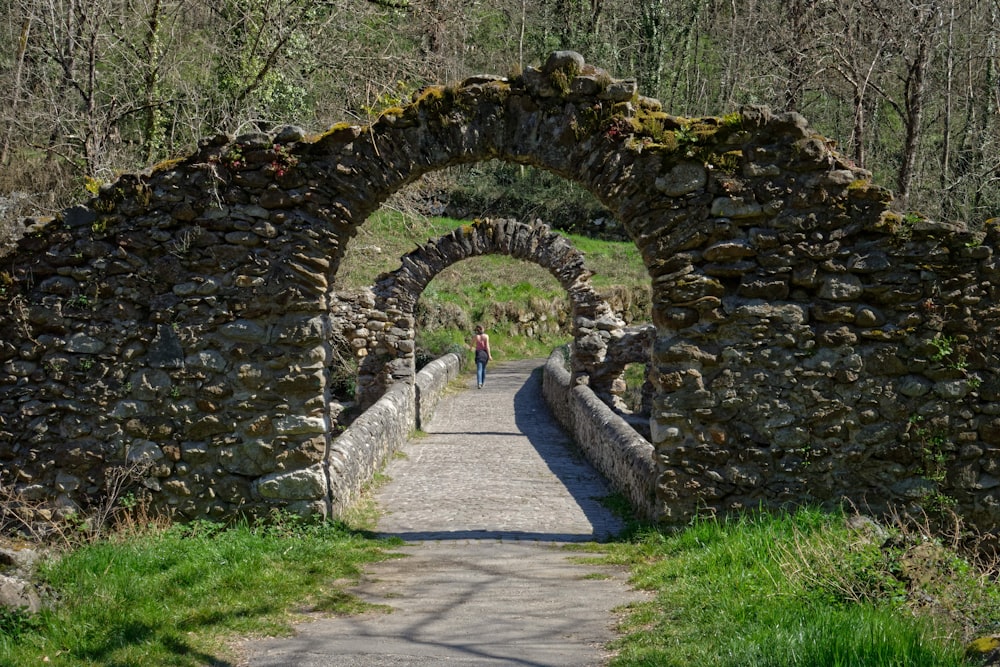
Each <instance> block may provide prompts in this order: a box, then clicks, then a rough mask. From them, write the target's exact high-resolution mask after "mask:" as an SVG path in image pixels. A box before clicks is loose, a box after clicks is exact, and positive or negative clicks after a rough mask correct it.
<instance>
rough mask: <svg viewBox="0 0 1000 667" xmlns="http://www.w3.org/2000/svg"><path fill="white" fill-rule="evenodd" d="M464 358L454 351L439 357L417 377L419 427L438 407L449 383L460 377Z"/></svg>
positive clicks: (421, 426) (422, 425)
mask: <svg viewBox="0 0 1000 667" xmlns="http://www.w3.org/2000/svg"><path fill="white" fill-rule="evenodd" d="M462 362H463V359H462V357H461V356H459V355H457V354H455V353H454V352H449V353H448V354H446V355H444V356H442V357H439V358H437V359H435V360H434V361H432V362H431V363H429V364H427V365H426V366H424V367H423V368H422V369H421V370H420V372H419V373H417V379H416V399H415V402H416V416H417V428H423V427H424V424H426V423H427V422H428V421H429V420H430V418H431V416H432V415H433V414H434V410H435V409H436V408H437V405H438V402H440V400H441V395H442V394H444V390H445V387H447V386H448V383H449V382H451V381H452V380H454V379H455V378H456V377H458V374H459V372H460V371H461V370H462Z"/></svg>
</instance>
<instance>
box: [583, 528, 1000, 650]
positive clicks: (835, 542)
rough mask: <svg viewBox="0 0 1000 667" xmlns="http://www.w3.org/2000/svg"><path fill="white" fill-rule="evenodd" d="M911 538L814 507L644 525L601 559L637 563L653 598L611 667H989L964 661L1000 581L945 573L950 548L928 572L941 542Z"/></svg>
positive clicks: (637, 574) (953, 570)
mask: <svg viewBox="0 0 1000 667" xmlns="http://www.w3.org/2000/svg"><path fill="white" fill-rule="evenodd" d="M897 540H898V541H897V542H896V543H895V544H897V545H899V546H891V545H893V544H894V543H893V541H892V540H888V541H886V540H885V539H884V536H881V535H877V534H874V533H872V532H868V531H864V530H857V529H852V528H849V527H848V526H847V523H846V522H845V520H844V517H843V516H841V515H837V514H832V515H831V514H824V513H820V512H816V511H811V510H803V511H800V512H798V513H796V514H795V515H794V516H787V515H786V516H767V515H755V516H745V517H743V518H741V519H734V520H730V521H715V520H702V521H698V522H696V523H694V524H693V525H691V526H690V527H688V528H687V529H685V530H683V531H681V532H677V533H668V532H664V531H658V530H652V529H646V530H640V531H638V532H637V533H636V535H635V537H634V538H633V539H631V540H629V541H627V542H625V543H618V544H611V545H601V547H600V548H601V549H602V550H606V551H607V555H606V556H604V557H602V558H601V559H599V560H600V562H612V563H618V564H625V565H627V566H629V567H630V568H632V572H633V583H634V584H635V585H636V586H637V587H639V588H642V589H645V590H648V591H650V592H651V593H652V597H651V599H650V600H649V601H647V602H643V603H639V604H636V605H634V606H632V607H631V608H630V609H628V611H627V615H626V618H625V620H624V621H623V622H622V630H623V631H624V636H623V638H622V639H621V640H619V641H618V642H617V644H616V647H615V648H616V649H617V650H618V655H617V657H615V658H614V660H613V661H612V662H611V665H612V666H614V667H623V666H626V665H628V666H633V665H649V666H650V667H652V666H654V665H655V666H656V667H671V666H677V667H681V666H683V667H688V666H690V665H699V666H700V667H830V666H843V667H853V666H859V667H861V666H863V667H890V666H898V667H919V666H923V665H926V666H927V667H931V666H935V667H943V666H948V665H956V666H957V665H973V664H980V663H977V662H974V661H973V662H970V661H968V660H967V659H966V658H965V657H964V645H965V642H967V641H968V640H969V639H970V638H971V636H970V633H972V632H975V631H979V632H986V631H994V630H995V629H996V628H997V627H998V624H1000V592H998V589H997V587H996V585H995V583H993V582H992V581H984V578H983V577H981V576H977V575H975V574H973V570H972V569H971V568H969V567H967V566H962V563H963V561H961V559H958V558H957V557H956V556H954V554H951V555H950V556H948V557H946V558H944V563H945V564H944V565H942V558H941V554H942V553H947V550H945V549H944V548H943V547H940V546H938V548H936V549H934V553H935V554H936V555H935V556H934V557H933V558H931V559H925V560H924V562H923V570H922V571H923V575H919V576H918V575H917V574H915V572H916V571H917V570H919V569H920V568H919V567H918V566H917V565H915V563H916V562H917V561H918V560H919V559H916V558H914V554H915V553H919V552H921V551H924V552H926V549H927V547H926V545H927V544H928V543H933V542H928V541H927V540H926V537H921V538H917V539H909V538H906V539H904V538H902V537H897ZM887 545H890V546H887ZM928 574H930V575H931V578H932V579H934V580H935V583H933V584H931V583H928V576H927V575H928ZM915 582H922V583H920V584H919V585H918V584H916V583H915ZM931 599H932V600H934V601H935V604H934V605H933V606H932V607H928V606H926V604H925V602H926V600H931ZM970 619H974V621H972V626H970Z"/></svg>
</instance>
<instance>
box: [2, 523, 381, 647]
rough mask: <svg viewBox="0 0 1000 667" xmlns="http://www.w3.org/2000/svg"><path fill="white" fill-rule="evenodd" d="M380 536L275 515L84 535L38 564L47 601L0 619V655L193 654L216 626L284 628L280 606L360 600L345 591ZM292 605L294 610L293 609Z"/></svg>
mask: <svg viewBox="0 0 1000 667" xmlns="http://www.w3.org/2000/svg"><path fill="white" fill-rule="evenodd" d="M388 544H389V543H388V542H385V541H376V540H372V539H368V538H366V537H365V536H363V535H361V534H359V533H356V532H354V531H352V530H349V529H347V528H346V527H345V526H344V525H342V524H333V523H320V522H311V521H302V520H297V519H294V518H288V517H284V518H283V519H282V520H280V521H278V522H275V523H271V524H269V525H263V524H262V525H249V524H247V523H242V524H239V525H236V526H233V527H229V528H226V527H224V526H222V525H219V524H213V523H209V522H204V521H199V522H195V523H192V524H189V525H185V526H181V525H177V526H173V527H171V528H168V529H166V530H162V529H161V530H151V531H149V532H148V533H147V534H142V535H132V536H129V537H128V538H126V539H114V540H106V541H100V542H95V543H93V544H89V545H85V546H82V547H80V548H78V549H76V550H73V551H71V552H69V553H67V554H65V555H64V556H63V557H62V558H59V559H57V560H53V561H51V562H49V563H47V564H46V565H45V566H44V567H43V568H42V570H41V573H40V574H41V577H42V580H43V582H44V583H45V585H46V586H48V587H50V588H51V589H52V590H53V591H55V592H56V594H57V600H58V604H57V605H56V606H55V608H54V609H51V610H47V611H44V612H42V613H41V614H39V615H37V616H35V617H24V618H22V619H19V620H18V619H13V620H11V619H8V622H6V623H3V624H0V629H2V630H3V632H2V633H0V664H3V665H5V666H10V667H16V666H18V665H37V664H41V663H42V662H45V663H46V664H49V665H73V666H81V665H82V666H89V665H93V666H97V665H179V666H183V665H192V666H193V665H204V664H210V663H213V662H214V661H223V660H227V659H228V657H227V656H226V651H225V650H224V649H220V648H219V647H220V646H223V645H224V642H225V640H226V639H227V638H230V637H234V636H247V635H262V634H266V635H282V634H288V633H289V632H290V628H291V625H290V624H291V622H293V621H294V620H295V619H296V614H295V613H293V612H292V610H302V611H306V610H308V611H316V612H322V613H332V614H349V613H358V612H361V611H365V610H367V609H369V608H372V606H371V605H367V604H366V603H364V602H362V601H360V600H359V599H357V598H355V597H353V596H352V595H350V594H348V593H346V592H345V591H344V590H343V588H344V583H345V582H347V581H352V580H354V579H356V578H357V576H358V575H359V572H360V567H361V565H362V564H364V563H367V562H371V561H375V560H380V559H383V558H386V557H387V556H386V553H385V551H384V549H385V547H386V546H388ZM300 617H301V616H300Z"/></svg>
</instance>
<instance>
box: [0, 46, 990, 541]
mask: <svg viewBox="0 0 1000 667" xmlns="http://www.w3.org/2000/svg"><path fill="white" fill-rule="evenodd" d="M491 159H501V160H506V161H510V162H515V163H521V164H530V165H534V166H537V167H540V168H543V169H547V170H550V171H552V172H554V173H556V174H558V175H560V176H562V177H564V178H566V179H568V180H571V181H574V182H577V183H580V184H581V185H582V186H583V187H585V188H586V189H588V190H589V191H590V192H592V193H593V194H594V195H595V196H596V197H597V198H598V199H599V200H600V201H601V202H603V203H604V204H605V205H606V206H607V207H608V208H609V210H611V211H612V213H613V214H614V215H615V217H616V218H617V220H618V221H620V222H621V223H622V225H623V228H624V229H625V230H626V231H627V233H628V234H629V236H630V238H632V239H633V241H634V242H635V243H636V245H637V246H638V248H639V249H640V251H641V253H642V257H643V260H644V262H645V264H646V266H647V268H648V270H649V274H650V278H651V284H652V292H653V324H654V325H655V326H656V339H655V341H654V343H653V350H652V362H653V367H654V368H653V379H654V385H655V389H656V395H655V398H654V400H653V408H652V416H651V419H650V427H651V435H652V440H653V444H654V446H655V447H656V452H657V457H656V458H657V463H658V466H659V472H658V474H659V479H658V480H657V489H658V494H659V495H658V503H659V510H660V511H659V513H660V515H662V517H663V518H665V519H667V520H684V518H685V517H688V516H690V515H691V514H693V513H696V512H699V511H717V512H726V511H733V510H739V509H742V508H745V507H758V506H761V505H763V506H767V507H773V506H781V505H783V504H787V503H800V502H822V503H836V502H838V501H839V500H840V499H842V498H844V497H848V498H851V499H853V500H855V501H857V502H860V503H864V502H869V503H871V504H872V506H873V508H874V509H876V510H879V509H886V508H887V507H889V506H897V505H902V506H910V505H914V504H916V505H921V506H925V507H926V506H928V505H929V504H932V503H933V502H935V501H936V500H941V499H947V500H950V501H953V502H954V503H956V504H955V506H956V507H957V508H958V509H960V510H961V511H962V512H963V513H965V514H966V516H968V517H969V518H970V519H971V520H973V521H974V522H976V523H977V524H978V525H980V526H982V527H984V528H990V527H993V526H995V525H996V524H997V519H998V515H1000V510H998V508H1000V499H998V498H1000V495H998V493H997V489H998V488H1000V482H998V481H997V480H998V478H1000V473H998V471H1000V416H998V412H1000V410H998V408H997V405H1000V377H998V375H997V368H1000V363H998V362H1000V359H998V355H997V350H996V344H995V341H996V336H995V334H996V330H997V324H998V322H1000V312H998V308H997V305H996V303H997V294H996V292H995V289H994V288H993V285H995V284H996V283H997V282H998V281H1000V263H998V261H997V254H996V248H997V245H998V242H1000V231H998V228H997V225H995V224H987V225H986V226H985V229H984V231H983V233H978V234H973V233H970V232H969V231H968V230H967V229H966V228H965V227H964V226H963V225H945V224H935V223H932V222H930V221H926V220H921V219H919V218H918V217H916V216H902V215H899V214H896V213H893V212H892V211H890V204H891V200H892V198H891V195H890V194H889V193H888V192H886V191H885V190H883V189H881V188H879V187H877V186H875V185H873V184H872V182H871V178H870V174H869V173H867V172H865V171H864V170H862V169H859V168H857V167H856V166H854V165H853V164H852V163H851V162H850V161H849V160H848V159H847V158H845V157H844V156H842V155H840V154H839V153H838V152H837V151H836V150H835V148H834V146H833V145H832V143H831V142H829V141H827V140H826V139H825V138H823V137H822V136H820V135H819V134H817V133H816V132H815V131H814V130H813V129H812V128H810V127H809V125H808V123H807V122H806V121H805V119H803V118H802V117H801V116H799V115H798V114H794V113H786V114H777V115H774V114H771V113H770V112H768V111H767V110H765V109H759V108H745V109H742V110H740V111H739V112H737V113H733V114H731V115H729V116H725V117H722V118H681V117H677V116H673V115H670V114H669V113H666V112H664V111H663V110H662V109H661V108H660V104H659V103H658V102H656V101H655V100H649V99H646V98H643V97H641V96H639V95H638V94H637V91H636V88H635V84H634V82H629V81H617V80H614V79H612V78H611V77H609V76H608V75H607V73H605V72H602V71H601V70H599V69H598V68H595V67H593V66H591V65H588V64H586V63H584V62H583V59H582V58H581V57H579V56H578V55H576V54H571V53H561V54H554V55H553V57H551V58H550V59H549V60H548V61H547V62H546V64H545V65H544V66H543V67H541V68H539V69H536V68H527V69H526V70H525V72H524V73H523V74H522V75H520V76H517V77H513V78H503V77H494V76H481V77H474V78H471V79H467V80H466V81H463V82H462V83H460V84H459V85H456V86H451V87H430V88H427V89H425V90H423V91H420V93H418V94H417V95H416V96H415V98H414V100H413V101H412V102H411V103H410V104H407V105H405V106H403V107H400V108H396V109H390V110H387V111H386V112H385V113H384V114H383V115H382V116H381V117H380V118H378V119H377V120H376V121H375V122H374V123H372V124H371V125H370V126H367V127H358V126H353V125H349V124H340V125H336V126H334V127H333V128H331V129H330V130H329V131H328V132H326V133H324V134H322V135H319V136H309V135H307V134H306V133H305V132H303V131H302V130H300V129H297V128H294V127H285V128H281V129H279V130H277V131H275V132H273V133H269V134H253V135H243V136H240V137H236V138H231V137H225V136H220V137H216V138H212V139H208V140H205V141H204V142H202V143H201V144H200V145H199V147H198V150H197V151H196V152H195V153H194V154H192V155H190V156H187V157H185V158H183V159H180V160H176V161H170V162H167V163H163V164H160V165H157V166H155V167H153V168H152V169H151V170H149V171H148V172H147V173H144V174H140V175H128V176H123V177H121V178H120V179H118V180H117V181H116V182H115V183H111V184H108V185H107V186H105V187H104V188H102V190H101V192H100V194H99V196H97V197H95V198H94V199H93V200H91V201H89V202H88V203H87V204H86V205H82V206H78V207H74V208H72V209H70V210H67V211H64V212H62V213H61V214H60V215H58V216H56V217H55V219H54V220H51V221H35V222H34V223H33V224H32V225H31V226H30V228H29V229H28V230H27V231H28V234H27V235H26V236H25V238H24V239H23V240H22V241H21V242H20V243H19V244H18V246H17V248H16V249H15V250H14V252H13V254H12V255H10V256H9V257H7V258H4V260H3V268H2V269H0V300H2V304H0V305H2V309H3V312H4V314H5V316H4V318H3V319H2V320H0V370H2V372H0V461H2V462H3V463H4V468H5V469H9V470H13V472H14V479H12V480H10V482H9V483H12V484H14V485H16V487H17V489H18V490H19V492H21V493H23V494H25V495H26V496H27V497H51V496H58V498H59V500H60V501H61V502H66V503H72V502H77V501H79V500H80V499H81V498H86V497H88V496H91V495H94V494H99V493H100V492H101V489H102V487H103V479H102V475H103V470H104V469H105V467H107V465H110V464H116V463H118V462H121V461H124V460H129V459H133V460H144V461H148V462H150V463H151V465H150V467H149V468H148V469H147V473H148V474H147V477H146V484H147V486H148V487H149V488H150V489H152V490H153V491H154V492H155V494H156V497H157V499H158V502H159V503H160V504H162V505H164V506H167V507H170V508H173V509H174V510H176V511H177V512H178V513H179V514H181V515H185V516H194V515H199V516H200V515H209V516H216V515H218V516H223V515H230V514H232V513H234V512H237V511H241V509H243V508H251V509H259V508H267V507H270V506H274V505H278V506H288V507H291V508H293V509H296V510H299V511H323V510H324V508H325V507H327V506H329V503H328V502H324V500H327V499H328V496H329V494H330V493H331V491H330V488H331V485H330V484H329V483H328V481H327V482H324V479H325V480H329V478H330V476H331V475H334V474H336V470H334V469H333V468H332V467H331V464H330V452H331V448H332V446H333V441H334V438H335V436H336V424H335V420H334V417H333V415H332V414H331V411H330V408H329V404H330V401H329V386H330V378H331V374H332V369H333V364H334V363H335V359H334V356H333V355H332V354H331V346H330V335H331V332H332V330H333V318H332V315H331V313H330V308H331V305H332V303H333V300H334V298H335V292H336V274H337V269H338V266H339V260H340V257H341V256H342V253H343V251H344V248H345V247H346V245H347V244H348V243H349V242H350V240H351V238H352V237H353V236H354V234H355V232H356V230H357V228H358V225H360V224H362V223H363V222H364V220H365V219H366V218H367V216H368V215H369V214H370V213H371V212H373V211H374V210H375V209H376V208H377V207H378V206H379V205H380V204H381V202H382V201H384V200H385V199H386V198H387V197H388V196H390V195H391V194H392V193H393V192H395V191H396V190H398V189H399V188H401V187H403V186H405V185H406V184H407V183H410V182H412V181H414V180H415V179H417V178H419V177H420V175H422V174H424V173H427V172H429V171H432V170H435V169H441V168H444V167H447V166H450V165H454V164H460V163H468V162H474V161H483V160H491ZM925 452H931V454H932V455H927V454H925ZM12 463H16V467H14V466H8V464H12Z"/></svg>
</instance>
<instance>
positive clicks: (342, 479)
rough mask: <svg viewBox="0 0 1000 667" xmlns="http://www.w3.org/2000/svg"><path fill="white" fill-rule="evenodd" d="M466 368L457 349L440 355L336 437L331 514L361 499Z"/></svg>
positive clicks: (330, 470)
mask: <svg viewBox="0 0 1000 667" xmlns="http://www.w3.org/2000/svg"><path fill="white" fill-rule="evenodd" d="M461 367H462V360H461V358H460V357H459V356H458V355H457V354H446V355H444V356H443V357H440V358H438V359H435V360H434V361H432V362H431V363H429V364H427V366H425V367H424V368H423V369H422V370H421V371H420V372H419V373H417V377H416V384H415V385H411V384H409V383H407V382H397V383H396V384H394V385H392V386H391V387H390V388H389V390H388V391H386V393H385V394H384V395H383V396H382V397H381V398H380V399H379V400H378V401H376V402H375V404H374V405H372V406H371V407H370V408H368V409H367V410H365V411H364V413H362V414H361V415H360V416H359V417H358V418H357V419H355V420H354V422H353V423H352V424H351V425H350V426H349V427H348V428H347V429H346V430H345V431H344V432H343V433H342V434H341V435H340V436H339V437H338V438H337V439H336V440H334V441H333V444H332V445H331V447H330V453H329V456H328V457H327V468H326V470H327V474H326V478H327V480H329V482H328V483H329V489H328V496H329V514H331V515H334V516H336V515H339V514H340V513H342V512H343V510H344V509H345V508H347V507H348V506H349V505H350V504H351V503H352V502H354V501H355V500H357V498H358V496H359V495H360V494H361V489H362V488H363V487H364V486H365V484H367V483H368V482H369V481H371V479H372V478H373V477H374V476H375V473H376V472H377V471H378V469H379V468H380V467H381V466H382V464H383V462H384V461H385V460H386V459H387V458H388V457H389V456H390V455H391V454H392V453H393V452H395V451H396V450H398V449H399V448H400V447H401V446H402V445H403V443H405V442H406V439H407V437H409V435H410V432H411V431H413V429H414V428H420V425H421V424H423V423H425V422H426V421H427V420H429V419H430V418H431V416H433V414H434V409H435V408H436V407H437V405H438V403H439V402H440V400H441V395H442V394H443V393H444V390H445V388H446V387H447V386H448V383H449V382H450V381H451V380H452V379H453V378H455V377H456V376H457V375H458V373H459V371H460V370H461ZM300 474H301V472H300ZM261 486H262V487H263V486H264V481H263V480H262V482H261Z"/></svg>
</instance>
